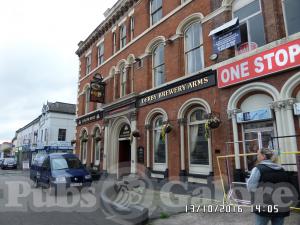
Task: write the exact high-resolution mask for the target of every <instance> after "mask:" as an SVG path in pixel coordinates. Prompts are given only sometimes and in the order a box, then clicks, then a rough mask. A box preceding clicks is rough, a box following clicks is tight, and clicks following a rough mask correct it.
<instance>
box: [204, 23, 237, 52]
mask: <svg viewBox="0 0 300 225" xmlns="http://www.w3.org/2000/svg"><path fill="white" fill-rule="evenodd" d="M209 36H212V37H213V49H214V53H219V52H221V51H223V50H225V49H228V48H230V47H233V46H235V45H237V44H239V43H241V33H240V27H239V20H238V18H234V19H233V20H231V21H229V22H227V23H225V24H223V25H222V26H220V27H217V28H216V29H214V30H212V31H211V32H210V33H209Z"/></svg>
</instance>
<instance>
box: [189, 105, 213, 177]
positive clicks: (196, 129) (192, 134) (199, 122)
mask: <svg viewBox="0 0 300 225" xmlns="http://www.w3.org/2000/svg"><path fill="white" fill-rule="evenodd" d="M206 114H207V112H206V111H205V109H203V108H201V107H198V108H195V109H193V110H191V111H190V113H189V114H188V115H187V129H188V149H189V171H190V173H208V172H209V169H210V150H209V140H208V139H209V137H207V136H206V135H205V133H206V132H205V122H206V118H205V115H206Z"/></svg>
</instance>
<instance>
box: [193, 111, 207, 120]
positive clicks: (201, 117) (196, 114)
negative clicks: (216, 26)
mask: <svg viewBox="0 0 300 225" xmlns="http://www.w3.org/2000/svg"><path fill="white" fill-rule="evenodd" d="M201 120H205V112H204V110H201V109H198V110H196V111H195V112H193V113H192V114H191V116H190V122H196V121H201Z"/></svg>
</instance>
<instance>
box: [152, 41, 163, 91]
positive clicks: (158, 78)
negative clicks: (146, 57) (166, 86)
mask: <svg viewBox="0 0 300 225" xmlns="http://www.w3.org/2000/svg"><path fill="white" fill-rule="evenodd" d="M152 62H153V79H154V80H153V81H154V82H153V83H154V85H153V86H154V87H156V86H159V85H161V84H163V83H164V82H165V62H164V44H163V43H160V44H159V45H158V46H157V47H156V48H155V49H154V50H153V54H152Z"/></svg>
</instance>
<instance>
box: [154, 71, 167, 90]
mask: <svg viewBox="0 0 300 225" xmlns="http://www.w3.org/2000/svg"><path fill="white" fill-rule="evenodd" d="M154 79H155V80H154V84H155V86H158V85H161V84H163V83H164V82H165V71H164V66H159V67H156V68H155V69H154Z"/></svg>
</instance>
